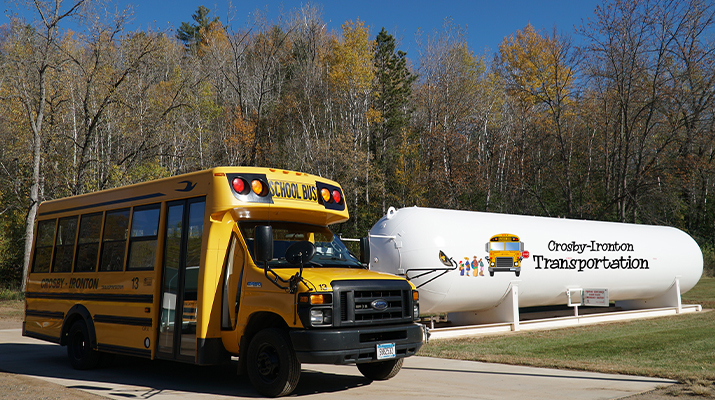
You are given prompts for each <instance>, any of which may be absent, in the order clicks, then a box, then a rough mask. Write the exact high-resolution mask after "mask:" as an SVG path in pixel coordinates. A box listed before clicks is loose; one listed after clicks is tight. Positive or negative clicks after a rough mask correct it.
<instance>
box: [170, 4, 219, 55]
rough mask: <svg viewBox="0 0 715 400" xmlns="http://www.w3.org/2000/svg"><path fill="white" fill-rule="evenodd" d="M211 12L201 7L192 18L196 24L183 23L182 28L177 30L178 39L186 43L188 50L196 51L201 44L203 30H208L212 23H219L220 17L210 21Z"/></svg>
mask: <svg viewBox="0 0 715 400" xmlns="http://www.w3.org/2000/svg"><path fill="white" fill-rule="evenodd" d="M209 11H211V10H209V9H208V8H206V7H204V6H199V8H198V9H197V10H196V13H194V14H192V15H191V18H192V19H193V20H194V22H196V23H195V24H192V23H189V22H182V23H181V27H180V28H179V29H177V31H176V38H177V39H179V40H181V41H182V42H183V43H184V46H185V48H186V50H195V49H196V47H197V45H198V44H199V43H200V42H201V34H202V33H201V29H202V28H204V29H206V28H208V26H209V24H211V23H212V22H218V17H214V19H213V20H212V19H209V17H208V15H209Z"/></svg>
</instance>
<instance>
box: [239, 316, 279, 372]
mask: <svg viewBox="0 0 715 400" xmlns="http://www.w3.org/2000/svg"><path fill="white" fill-rule="evenodd" d="M268 328H276V329H285V330H287V329H288V324H287V323H286V322H285V321H284V320H283V318H282V317H281V316H280V315H278V314H274V313H272V312H257V313H255V314H253V315H251V317H250V318H249V319H248V324H247V325H246V330H245V331H243V336H241V342H240V347H239V350H238V374H239V375H240V374H243V372H244V371H245V370H246V358H248V345H249V344H250V343H251V340H252V339H253V336H255V335H256V333H258V332H260V331H261V330H263V329H268Z"/></svg>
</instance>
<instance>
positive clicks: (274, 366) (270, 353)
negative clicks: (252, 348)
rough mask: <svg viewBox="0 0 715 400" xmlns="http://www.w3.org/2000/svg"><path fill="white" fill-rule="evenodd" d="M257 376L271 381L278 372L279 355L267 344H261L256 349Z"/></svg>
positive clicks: (279, 364)
mask: <svg viewBox="0 0 715 400" xmlns="http://www.w3.org/2000/svg"><path fill="white" fill-rule="evenodd" d="M256 361H257V365H256V367H257V370H258V376H260V377H261V379H262V380H263V381H265V382H273V381H275V380H276V378H277V377H278V373H279V372H280V366H281V363H280V357H279V356H278V352H277V351H276V349H275V348H274V347H273V346H271V345H268V344H263V345H262V346H261V348H260V349H259V350H258V358H257V360H256Z"/></svg>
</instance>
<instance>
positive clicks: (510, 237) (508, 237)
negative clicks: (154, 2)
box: [489, 233, 519, 242]
mask: <svg viewBox="0 0 715 400" xmlns="http://www.w3.org/2000/svg"><path fill="white" fill-rule="evenodd" d="M489 240H490V241H491V242H518V241H519V236H516V235H514V234H512V233H500V234H498V235H494V236H492V238H491V239H489Z"/></svg>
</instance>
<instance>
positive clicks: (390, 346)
mask: <svg viewBox="0 0 715 400" xmlns="http://www.w3.org/2000/svg"><path fill="white" fill-rule="evenodd" d="M386 358H395V344H394V343H383V344H378V345H377V359H378V360H384V359H386Z"/></svg>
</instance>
